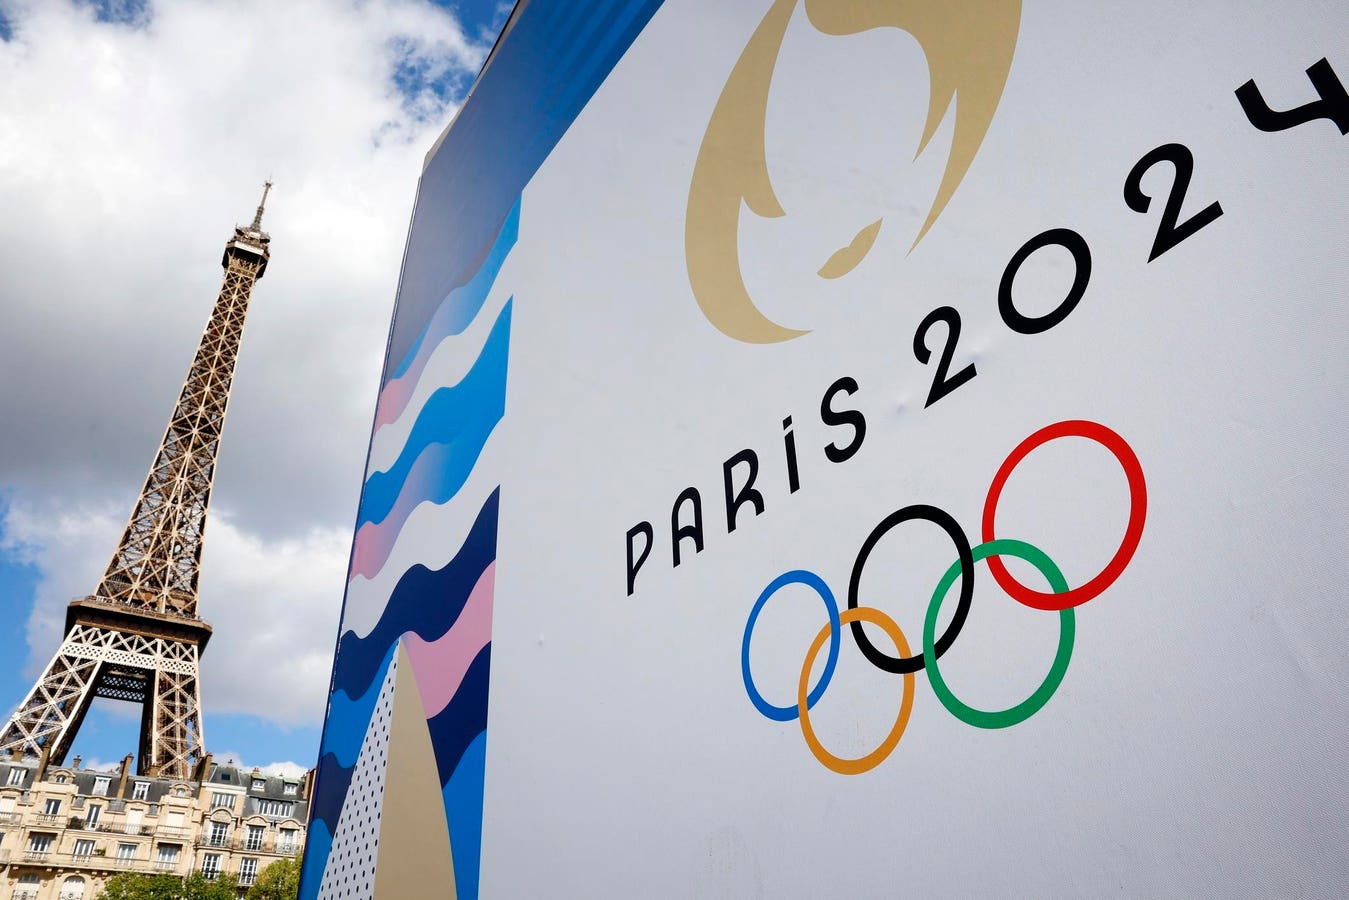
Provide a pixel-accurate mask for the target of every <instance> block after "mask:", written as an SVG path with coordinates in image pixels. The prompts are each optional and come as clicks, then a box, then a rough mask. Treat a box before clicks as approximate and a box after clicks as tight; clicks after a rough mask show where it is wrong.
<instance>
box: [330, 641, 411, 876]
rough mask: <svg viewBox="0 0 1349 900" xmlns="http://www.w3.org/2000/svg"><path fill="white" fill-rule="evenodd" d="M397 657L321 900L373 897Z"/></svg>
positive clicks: (359, 763) (359, 761) (359, 762)
mask: <svg viewBox="0 0 1349 900" xmlns="http://www.w3.org/2000/svg"><path fill="white" fill-rule="evenodd" d="M397 675H398V656H397V655H396V654H395V656H394V658H393V659H392V660H390V661H389V671H388V674H386V675H385V676H384V685H383V686H382V687H381V688H380V691H379V699H378V700H376V701H375V712H374V715H372V716H371V718H370V725H369V727H368V728H366V730H365V740H363V741H362V742H361V752H360V754H358V755H357V757H356V768H355V770H354V771H353V772H352V773H351V787H350V788H349V789H348V790H347V799H346V801H345V802H344V803H343V804H342V814H341V815H340V816H339V817H338V820H337V831H336V832H335V833H334V834H333V847H332V851H331V852H330V853H329V854H328V863H327V865H326V866H324V868H323V881H322V882H321V883H320V884H319V893H318V900H347V898H350V900H356V898H361V900H365V898H368V897H373V896H374V890H375V865H376V863H377V862H378V860H379V816H380V809H381V807H382V806H383V801H384V772H385V770H386V769H387V767H388V760H389V722H390V720H391V719H392V718H393V688H394V682H395V680H396V678H397Z"/></svg>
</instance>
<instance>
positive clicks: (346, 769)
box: [309, 753, 356, 831]
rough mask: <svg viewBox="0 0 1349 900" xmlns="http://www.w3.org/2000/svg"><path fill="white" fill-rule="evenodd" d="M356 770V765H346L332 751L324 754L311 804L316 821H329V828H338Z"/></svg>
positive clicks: (320, 762) (320, 760) (311, 812)
mask: <svg viewBox="0 0 1349 900" xmlns="http://www.w3.org/2000/svg"><path fill="white" fill-rule="evenodd" d="M355 771H356V766H355V765H350V766H344V765H342V763H341V762H339V761H338V759H337V757H336V756H335V755H333V754H332V753H325V754H323V756H322V757H321V758H320V759H319V765H318V773H317V775H316V780H315V782H314V797H313V800H312V801H311V802H310V804H309V808H310V816H311V817H313V819H314V821H316V822H317V821H324V822H327V823H328V827H329V829H331V830H334V831H335V830H337V820H338V817H340V816H341V815H342V804H344V803H346V801H347V791H349V790H351V776H352V773H353V772H355Z"/></svg>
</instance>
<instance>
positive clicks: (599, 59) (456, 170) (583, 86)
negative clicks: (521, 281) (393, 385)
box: [381, 0, 661, 383]
mask: <svg viewBox="0 0 1349 900" xmlns="http://www.w3.org/2000/svg"><path fill="white" fill-rule="evenodd" d="M660 5H661V0H591V2H587V3H578V2H576V0H531V2H530V3H529V4H528V5H526V6H524V8H523V10H522V11H521V12H520V14H519V16H518V17H517V19H516V21H515V23H514V25H513V26H512V28H511V31H510V33H509V34H508V35H506V37H505V38H504V39H503V40H502V42H501V46H500V47H499V48H498V51H497V53H496V55H495V56H494V57H493V58H492V59H491V60H490V61H489V63H488V65H487V67H486V68H485V69H484V70H483V73H482V75H481V77H480V78H479V79H478V82H477V84H475V85H474V87H473V93H472V94H471V95H470V96H469V98H468V100H467V101H466V102H465V103H464V106H463V108H462V109H460V110H459V115H458V117H457V118H456V119H455V121H454V125H453V127H451V128H450V130H449V132H448V133H447V134H446V135H445V139H444V141H443V142H442V143H441V145H440V147H439V148H438V149H437V150H436V153H435V155H434V156H433V157H432V158H431V160H430V162H428V163H427V166H426V169H425V171H423V172H422V180H421V186H420V187H419V189H418V191H417V207H416V209H415V210H414V211H413V215H412V227H411V230H410V231H409V233H408V243H407V253H406V255H405V257H404V263H403V276H402V279H401V280H400V282H399V285H398V306H397V310H396V312H395V315H394V326H393V331H392V333H391V334H390V336H389V352H388V355H387V356H386V357H385V362H384V365H385V375H384V377H383V379H382V381H381V383H383V382H384V381H387V380H388V379H389V377H390V375H389V373H390V372H391V371H392V370H393V368H394V367H396V366H398V365H400V364H401V363H402V362H403V361H404V360H405V359H406V358H407V355H408V352H409V351H410V350H411V348H412V345H413V344H414V343H415V342H416V340H417V337H418V335H420V334H421V333H422V332H423V331H424V330H425V329H426V326H427V323H428V322H429V321H430V320H431V317H432V315H434V313H435V310H436V308H437V306H439V304H440V302H441V300H442V299H443V298H444V297H445V295H447V294H448V293H450V291H452V290H454V289H455V288H457V287H460V286H462V285H464V284H467V283H468V281H469V280H470V279H471V278H472V277H473V275H474V273H476V272H477V270H478V268H479V265H480V263H481V261H482V260H483V259H484V258H485V255H486V253H487V250H488V248H489V247H490V246H491V244H492V242H493V241H494V240H495V239H496V235H497V232H498V231H499V229H500V227H501V223H502V222H504V221H505V220H506V217H507V215H508V214H509V213H510V210H511V207H512V206H514V205H515V201H516V199H517V198H518V197H519V196H520V193H521V192H522V191H523V190H524V188H525V185H526V184H528V183H529V180H530V179H531V178H533V177H534V173H535V172H536V171H538V169H539V166H540V165H542V164H543V161H544V160H545V159H546V158H547V157H548V154H549V153H551V152H552V150H553V147H555V146H556V145H557V142H558V141H559V140H561V138H562V135H563V134H565V133H566V131H567V129H568V128H570V127H571V123H572V122H573V121H574V120H575V119H576V117H577V115H579V114H580V112H581V110H582V109H583V108H584V107H585V105H586V103H587V102H588V101H589V100H590V98H591V97H592V96H593V95H594V93H595V91H596V90H598V89H599V86H600V85H601V84H602V83H603V82H604V79H605V78H606V77H608V75H609V72H610V71H611V70H612V69H613V67H614V66H615V65H616V64H617V63H618V60H619V59H620V58H622V56H623V54H624V53H625V52H626V51H627V49H628V47H629V46H630V45H631V44H632V42H633V41H634V40H635V39H636V37H637V35H638V34H639V33H640V32H641V30H642V29H643V28H644V27H645V26H646V23H647V22H648V21H649V20H650V18H651V16H652V15H653V14H654V13H655V12H656V10H657V9H659V8H660Z"/></svg>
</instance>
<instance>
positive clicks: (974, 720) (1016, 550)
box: [923, 538, 1077, 728]
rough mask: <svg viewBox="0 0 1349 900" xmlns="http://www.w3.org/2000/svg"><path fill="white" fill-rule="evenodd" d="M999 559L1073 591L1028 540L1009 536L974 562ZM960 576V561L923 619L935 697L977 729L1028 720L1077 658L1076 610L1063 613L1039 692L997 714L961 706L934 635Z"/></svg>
mask: <svg viewBox="0 0 1349 900" xmlns="http://www.w3.org/2000/svg"><path fill="white" fill-rule="evenodd" d="M997 556H1015V557H1017V558H1018V559H1024V560H1025V561H1026V562H1028V563H1030V564H1031V565H1033V566H1035V568H1037V569H1039V570H1040V574H1042V575H1044V576H1045V578H1046V579H1047V580H1048V581H1049V585H1050V587H1052V588H1053V589H1054V593H1055V594H1062V593H1064V592H1066V591H1067V590H1068V582H1067V581H1065V580H1064V578H1063V573H1062V572H1060V571H1059V567H1058V566H1056V565H1054V561H1053V560H1052V559H1050V558H1049V557H1048V556H1047V555H1045V553H1044V551H1042V550H1040V549H1039V548H1037V547H1033V546H1031V545H1030V544H1027V543H1026V542H1024V541H1013V540H1009V539H1006V538H1004V539H1003V540H1000V541H989V542H988V543H986V544H980V545H979V546H978V547H975V548H974V560H975V562H978V561H979V560H981V559H987V560H988V561H989V562H990V563H992V561H993V559H994V558H995V557H997ZM959 574H960V561H959V560H956V561H955V562H954V563H952V564H951V568H949V569H947V570H946V574H945V575H943V576H942V579H941V581H939V582H938V583H937V589H936V590H935V591H933V592H932V602H931V603H930V604H928V607H927V617H926V618H925V619H924V621H923V659H924V660H925V661H926V662H927V680H928V681H929V682H930V683H931V684H932V693H934V694H936V695H937V699H938V700H940V701H941V705H942V706H944V707H946V709H947V711H948V712H950V713H951V715H953V716H955V717H956V718H957V719H959V720H960V721H962V722H964V723H965V724H966V725H973V726H975V727H976V728H1007V727H1008V726H1010V725H1016V724H1017V723H1019V722H1024V721H1025V720H1027V719H1029V718H1030V717H1031V716H1033V715H1035V714H1036V713H1037V712H1039V711H1040V707H1042V706H1044V705H1045V704H1046V703H1048V702H1049V698H1050V697H1052V696H1054V692H1055V691H1056V690H1058V688H1059V685H1060V684H1061V683H1062V682H1063V676H1064V675H1066V674H1067V673H1068V661H1069V659H1071V657H1072V655H1073V637H1074V635H1075V634H1076V630H1077V627H1076V623H1075V622H1074V617H1073V610H1072V608H1071V607H1069V608H1066V609H1062V610H1059V648H1058V650H1057V651H1056V652H1055V653H1054V662H1053V664H1052V665H1051V666H1050V667H1049V674H1048V675H1046V676H1045V680H1044V681H1042V682H1040V686H1039V687H1038V688H1036V689H1035V692H1034V693H1032V694H1031V695H1030V696H1029V697H1027V698H1026V699H1025V700H1022V701H1021V702H1020V703H1018V704H1016V705H1015V706H1013V707H1011V708H1009V709H1003V710H995V711H985V710H981V709H975V708H974V707H972V706H969V705H967V704H965V703H964V702H962V701H961V700H960V699H959V698H958V697H956V695H955V694H954V693H952V691H951V689H950V688H949V687H947V685H946V679H944V678H942V675H941V671H940V670H939V669H938V668H937V651H936V648H935V646H934V644H933V637H934V635H936V633H937V613H938V612H939V611H940V610H941V604H942V600H944V599H945V598H946V592H947V591H949V590H950V589H951V582H953V581H955V580H956V576H957V575H959Z"/></svg>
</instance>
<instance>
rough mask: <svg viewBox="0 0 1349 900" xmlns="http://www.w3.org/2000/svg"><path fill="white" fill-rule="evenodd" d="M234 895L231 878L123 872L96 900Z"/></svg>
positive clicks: (224, 898) (229, 898) (226, 899)
mask: <svg viewBox="0 0 1349 900" xmlns="http://www.w3.org/2000/svg"><path fill="white" fill-rule="evenodd" d="M237 893H238V883H237V882H236V881H235V880H234V876H232V875H221V876H219V877H218V878H217V879H216V880H215V881H208V880H207V879H206V876H205V875H202V874H200V873H197V874H195V875H189V876H187V877H186V878H183V877H181V876H179V875H137V874H132V873H130V872H123V873H121V874H119V875H114V876H112V877H111V878H109V879H108V882H107V884H105V885H104V886H103V893H102V894H99V900H234V898H235V896H236V894H237Z"/></svg>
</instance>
